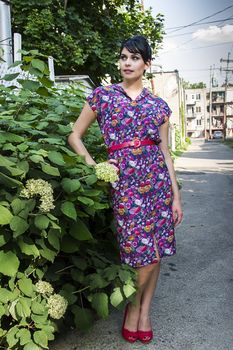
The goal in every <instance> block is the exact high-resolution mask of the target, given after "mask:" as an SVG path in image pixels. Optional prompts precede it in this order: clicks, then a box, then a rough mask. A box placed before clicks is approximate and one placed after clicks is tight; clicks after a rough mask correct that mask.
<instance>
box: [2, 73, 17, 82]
mask: <svg viewBox="0 0 233 350" xmlns="http://www.w3.org/2000/svg"><path fill="white" fill-rule="evenodd" d="M18 76H19V73H12V74H5V75H4V77H2V78H1V79H3V80H6V81H12V80H15V79H16V78H17V77H18Z"/></svg>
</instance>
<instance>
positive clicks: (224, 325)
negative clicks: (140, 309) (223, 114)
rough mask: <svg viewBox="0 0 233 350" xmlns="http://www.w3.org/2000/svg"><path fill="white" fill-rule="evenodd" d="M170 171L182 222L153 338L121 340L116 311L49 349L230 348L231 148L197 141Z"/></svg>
mask: <svg viewBox="0 0 233 350" xmlns="http://www.w3.org/2000/svg"><path fill="white" fill-rule="evenodd" d="M175 167H176V170H177V174H178V176H179V178H180V179H181V181H182V185H183V188H182V201H183V207H184V221H183V223H182V225H181V226H180V227H179V228H177V230H176V238H177V254H176V255H175V256H174V257H170V258H166V259H163V262H162V266H161V275H160V280H159V283H158V287H157V290H156V295H155V297H154V300H153V309H152V315H151V317H152V323H153V328H154V334H155V337H154V340H153V341H152V342H151V343H150V344H149V345H142V344H141V343H140V342H136V343H134V344H128V343H126V342H125V341H124V340H123V339H122V338H121V336H120V328H121V322H122V312H120V311H115V310H114V311H113V312H112V313H111V316H110V317H109V319H108V320H105V321H103V320H100V321H98V322H97V323H96V324H95V326H94V328H93V329H92V330H91V331H90V332H88V333H87V334H86V335H84V336H81V335H80V334H79V332H78V331H72V332H69V333H68V334H65V335H60V337H59V339H57V340H56V342H54V343H53V344H51V347H50V349H52V350H110V349H111V350H114V349H117V350H128V349H131V350H136V349H142V348H146V349H147V350H152V349H157V350H173V349H175V350H232V349H233V253H232V250H233V221H232V218H233V215H232V213H233V211H232V207H233V205H232V203H233V149H230V148H228V147H227V146H224V145H223V144H222V143H220V142H204V140H194V141H193V144H192V145H191V146H190V147H189V150H188V152H185V153H184V154H183V156H182V157H180V158H178V159H177V160H176V163H175Z"/></svg>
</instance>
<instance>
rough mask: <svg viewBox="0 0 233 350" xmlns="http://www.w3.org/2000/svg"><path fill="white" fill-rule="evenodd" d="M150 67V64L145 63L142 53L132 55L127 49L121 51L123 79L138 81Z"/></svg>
mask: <svg viewBox="0 0 233 350" xmlns="http://www.w3.org/2000/svg"><path fill="white" fill-rule="evenodd" d="M149 66H150V63H149V62H148V63H145V62H144V61H143V58H142V56H141V54H140V53H131V52H129V51H128V50H127V49H126V48H125V47H124V48H123V50H122V51H121V55H120V71H121V76H122V78H123V79H126V80H137V79H139V78H141V77H142V76H143V73H144V71H145V70H146V69H147V68H148V67H149Z"/></svg>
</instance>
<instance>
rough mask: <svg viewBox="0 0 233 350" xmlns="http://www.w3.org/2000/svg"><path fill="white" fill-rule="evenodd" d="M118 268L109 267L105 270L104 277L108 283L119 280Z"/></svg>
mask: <svg viewBox="0 0 233 350" xmlns="http://www.w3.org/2000/svg"><path fill="white" fill-rule="evenodd" d="M117 273H118V268H117V267H116V266H115V265H112V266H109V267H107V268H106V269H104V274H103V277H104V278H106V279H107V280H108V281H113V280H115V279H116V278H117Z"/></svg>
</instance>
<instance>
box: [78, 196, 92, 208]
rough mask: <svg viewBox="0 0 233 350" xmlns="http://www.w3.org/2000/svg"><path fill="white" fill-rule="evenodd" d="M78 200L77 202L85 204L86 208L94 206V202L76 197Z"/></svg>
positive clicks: (86, 198)
mask: <svg viewBox="0 0 233 350" xmlns="http://www.w3.org/2000/svg"><path fill="white" fill-rule="evenodd" d="M78 200H79V202H81V203H83V204H86V205H87V206H88V207H91V206H92V205H94V204H95V202H94V201H93V200H92V199H90V198H88V197H83V196H78Z"/></svg>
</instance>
